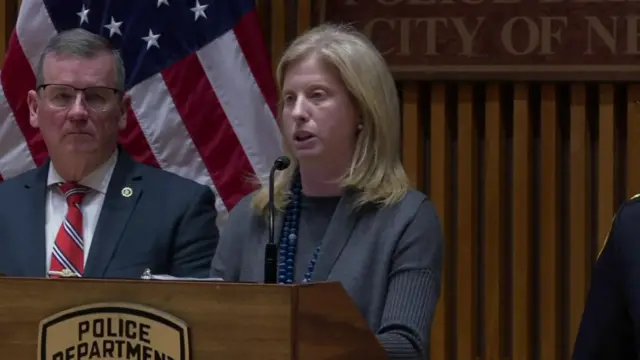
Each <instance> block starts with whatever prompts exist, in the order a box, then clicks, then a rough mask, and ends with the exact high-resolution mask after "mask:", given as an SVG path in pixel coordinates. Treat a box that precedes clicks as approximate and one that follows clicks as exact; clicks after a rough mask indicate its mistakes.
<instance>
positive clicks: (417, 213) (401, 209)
mask: <svg viewBox="0 0 640 360" xmlns="http://www.w3.org/2000/svg"><path fill="white" fill-rule="evenodd" d="M373 211H375V212H377V217H382V218H393V219H394V224H396V225H397V226H408V225H409V224H410V223H413V222H415V221H418V222H419V221H429V218H431V217H435V218H437V215H436V210H435V206H434V204H433V202H432V201H431V200H430V199H429V197H428V196H427V195H426V194H425V193H424V192H422V191H419V190H415V189H409V190H408V191H407V192H406V193H405V194H404V195H403V196H402V198H401V199H400V200H398V201H396V202H395V203H393V204H391V205H387V206H384V207H382V208H380V207H374V208H373ZM402 224H404V225H402Z"/></svg>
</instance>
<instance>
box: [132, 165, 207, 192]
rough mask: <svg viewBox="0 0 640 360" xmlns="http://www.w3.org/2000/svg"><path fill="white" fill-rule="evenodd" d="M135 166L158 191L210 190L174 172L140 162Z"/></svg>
mask: <svg viewBox="0 0 640 360" xmlns="http://www.w3.org/2000/svg"><path fill="white" fill-rule="evenodd" d="M137 166H138V168H139V171H140V172H141V173H142V174H143V178H145V182H146V183H148V184H151V185H152V186H153V187H155V188H156V189H158V190H159V191H170V192H171V193H175V192H177V193H202V192H208V191H211V192H212V190H211V188H210V187H209V186H206V185H203V184H201V183H199V182H197V181H195V180H193V179H189V178H187V177H184V176H181V175H178V174H176V173H173V172H170V171H167V170H164V169H160V168H157V167H153V166H149V165H146V164H142V163H137Z"/></svg>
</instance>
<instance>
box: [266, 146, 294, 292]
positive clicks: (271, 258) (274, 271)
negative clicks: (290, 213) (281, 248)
mask: <svg viewBox="0 0 640 360" xmlns="http://www.w3.org/2000/svg"><path fill="white" fill-rule="evenodd" d="M290 163H291V161H290V160H289V158H288V157H286V156H280V157H278V158H277V159H276V161H275V162H274V163H273V166H272V167H271V171H269V242H268V243H267V246H266V247H265V252H264V282H265V284H275V283H277V280H278V245H277V244H276V241H275V212H276V205H275V199H274V193H275V189H274V187H275V185H274V183H275V172H276V171H282V170H284V169H286V168H288V167H289V164H290Z"/></svg>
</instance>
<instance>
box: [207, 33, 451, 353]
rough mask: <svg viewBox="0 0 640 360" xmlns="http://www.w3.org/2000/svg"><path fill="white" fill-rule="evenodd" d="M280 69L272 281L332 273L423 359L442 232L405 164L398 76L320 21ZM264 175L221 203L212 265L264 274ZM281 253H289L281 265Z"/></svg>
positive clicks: (403, 347) (233, 272) (245, 274)
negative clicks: (222, 220) (282, 158)
mask: <svg viewBox="0 0 640 360" xmlns="http://www.w3.org/2000/svg"><path fill="white" fill-rule="evenodd" d="M276 78H277V83H278V88H279V91H280V95H281V102H280V104H279V106H278V112H279V114H278V119H279V120H278V121H279V126H280V129H281V132H282V135H283V137H284V143H285V148H286V153H287V155H288V157H289V158H290V159H291V165H290V166H289V167H288V168H287V169H286V170H284V171H282V172H280V173H278V177H277V179H276V184H275V195H274V198H275V200H276V204H277V209H278V211H279V219H280V221H278V223H279V224H280V227H279V231H278V230H277V232H279V233H280V236H279V239H280V240H279V244H280V259H279V261H280V269H279V273H278V279H279V282H280V283H283V284H290V283H300V282H307V281H340V282H341V283H342V285H343V287H344V288H345V289H346V291H347V292H348V293H349V294H350V295H351V297H352V298H353V300H354V302H355V303H356V305H357V306H358V308H359V309H360V311H361V312H362V314H363V316H364V317H365V319H366V320H367V322H368V324H369V326H370V328H371V329H372V330H373V331H374V332H375V334H376V336H377V338H378V339H379V341H380V342H381V344H382V346H383V347H384V349H385V350H386V352H387V354H388V355H389V357H390V358H391V359H424V358H425V354H428V349H429V348H428V341H429V334H430V327H431V323H432V319H433V314H434V310H435V307H436V303H437V301H438V298H439V295H440V278H441V267H442V233H441V228H440V224H439V220H438V218H437V216H436V213H435V210H434V207H433V205H432V203H431V202H430V201H428V200H427V198H426V197H425V195H423V194H422V193H420V192H418V191H416V190H410V189H409V183H408V180H407V176H406V174H405V172H404V170H403V168H402V164H401V159H400V155H399V149H400V121H401V120H400V110H399V104H398V97H397V93H396V88H395V83H394V79H393V77H392V76H391V74H390V73H389V70H388V69H387V66H386V64H385V61H384V60H383V58H382V57H381V55H380V54H379V53H378V52H377V51H376V49H375V48H374V46H373V45H372V44H371V43H370V42H369V41H368V40H367V39H366V38H365V37H363V36H362V35H361V34H359V33H356V32H355V31H352V30H350V29H348V28H346V27H340V26H332V25H322V26H319V27H317V28H314V29H312V30H310V31H309V32H307V33H306V34H304V35H302V36H301V37H299V38H298V39H297V40H295V41H294V42H293V43H292V44H291V45H290V47H289V48H288V49H287V50H286V52H285V53H284V56H283V57H282V59H281V61H280V63H279V65H278V68H277V71H276ZM267 203H268V189H267V187H265V188H262V189H261V190H259V191H257V192H255V193H253V194H251V195H249V196H248V197H246V198H245V199H243V200H242V201H240V202H239V203H238V204H237V205H236V206H235V207H234V209H233V210H232V211H231V213H230V214H229V218H228V222H227V224H226V226H225V231H224V232H223V234H222V237H221V240H220V243H219V246H218V249H217V251H216V255H215V258H214V259H213V262H212V273H211V275H212V276H214V277H221V278H223V279H225V280H227V281H255V282H261V281H263V279H264V244H265V242H266V240H267V238H268V225H267V224H268V221H267V220H268V217H267V214H268V209H267ZM287 264H288V265H287Z"/></svg>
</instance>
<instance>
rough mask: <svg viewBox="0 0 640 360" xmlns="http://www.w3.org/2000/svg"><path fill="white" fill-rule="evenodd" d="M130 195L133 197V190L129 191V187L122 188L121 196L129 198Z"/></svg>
mask: <svg viewBox="0 0 640 360" xmlns="http://www.w3.org/2000/svg"><path fill="white" fill-rule="evenodd" d="M131 195H133V190H131V188H130V187H128V186H127V187H124V188H122V196H124V197H126V198H128V197H131Z"/></svg>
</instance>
